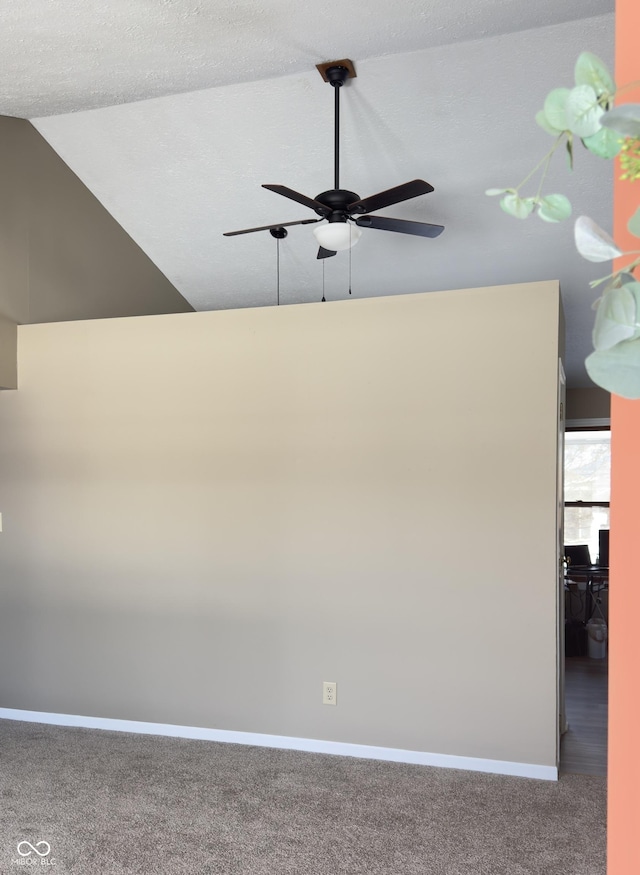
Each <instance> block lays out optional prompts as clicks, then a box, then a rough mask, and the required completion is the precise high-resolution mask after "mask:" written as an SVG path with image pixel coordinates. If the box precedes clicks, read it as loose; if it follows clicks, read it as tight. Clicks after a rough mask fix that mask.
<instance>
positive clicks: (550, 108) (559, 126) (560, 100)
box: [542, 88, 569, 131]
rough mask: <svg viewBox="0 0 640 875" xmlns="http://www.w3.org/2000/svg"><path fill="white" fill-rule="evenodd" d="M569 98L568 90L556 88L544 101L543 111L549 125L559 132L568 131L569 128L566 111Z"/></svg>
mask: <svg viewBox="0 0 640 875" xmlns="http://www.w3.org/2000/svg"><path fill="white" fill-rule="evenodd" d="M568 96H569V89H568V88H554V89H553V91H550V92H549V93H548V94H547V96H546V99H545V101H544V107H543V110H542V111H543V113H544V117H545V119H546V121H547V124H549V125H550V126H551V127H552V128H555V129H556V130H558V131H566V130H567V129H568V127H569V125H568V124H567V115H566V110H565V106H566V102H567V98H568Z"/></svg>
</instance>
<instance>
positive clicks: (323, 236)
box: [313, 222, 362, 252]
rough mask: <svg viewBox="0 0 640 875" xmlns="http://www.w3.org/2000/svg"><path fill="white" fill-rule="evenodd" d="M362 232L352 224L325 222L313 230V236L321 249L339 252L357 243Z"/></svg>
mask: <svg viewBox="0 0 640 875" xmlns="http://www.w3.org/2000/svg"><path fill="white" fill-rule="evenodd" d="M361 235H362V231H361V230H360V228H358V226H357V225H354V224H353V223H352V222H327V223H326V224H325V223H323V224H322V225H318V226H317V227H316V228H314V229H313V236H314V237H315V238H316V240H317V241H318V244H319V245H320V246H322V248H323V249H329V250H330V251H332V252H341V251H342V250H344V249H351V247H352V246H355V244H356V243H357V242H358V240H359V239H360V237H361Z"/></svg>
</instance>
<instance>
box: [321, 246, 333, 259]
mask: <svg viewBox="0 0 640 875" xmlns="http://www.w3.org/2000/svg"><path fill="white" fill-rule="evenodd" d="M335 254H336V253H335V252H334V251H333V249H325V248H324V246H321V247H320V249H318V254H317V255H316V258H331V256H332V255H335Z"/></svg>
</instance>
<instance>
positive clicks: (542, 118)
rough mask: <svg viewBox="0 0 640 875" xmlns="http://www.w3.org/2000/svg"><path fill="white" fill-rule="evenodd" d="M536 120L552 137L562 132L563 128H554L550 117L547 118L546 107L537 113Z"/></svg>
mask: <svg viewBox="0 0 640 875" xmlns="http://www.w3.org/2000/svg"><path fill="white" fill-rule="evenodd" d="M536 122H537V123H538V124H539V125H540V127H541V128H542V130H543V131H546V132H547V133H548V134H551V136H552V137H557V136H558V135H559V134H561V133H562V129H561V130H558V128H554V126H553V125H552V124H551V122H550V121H549V119H548V118H547V116H546V114H545V111H544V109H541V110H540V111H539V112H537V113H536Z"/></svg>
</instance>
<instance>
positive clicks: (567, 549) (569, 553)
mask: <svg viewBox="0 0 640 875" xmlns="http://www.w3.org/2000/svg"><path fill="white" fill-rule="evenodd" d="M564 555H565V559H566V560H567V573H569V572H570V571H571V569H572V568H585V567H588V566H590V565H591V553H590V552H589V546H588V544H565V546H564Z"/></svg>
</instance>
